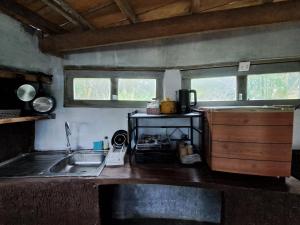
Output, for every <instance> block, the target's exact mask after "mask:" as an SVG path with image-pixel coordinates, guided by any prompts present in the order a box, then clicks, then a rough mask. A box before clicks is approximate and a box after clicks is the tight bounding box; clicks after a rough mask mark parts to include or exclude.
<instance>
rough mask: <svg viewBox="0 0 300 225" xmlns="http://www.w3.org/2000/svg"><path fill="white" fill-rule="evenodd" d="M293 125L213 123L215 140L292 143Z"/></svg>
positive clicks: (213, 138) (213, 137)
mask: <svg viewBox="0 0 300 225" xmlns="http://www.w3.org/2000/svg"><path fill="white" fill-rule="evenodd" d="M292 135H293V126H228V125H213V126H212V140H213V141H231V142H253V143H269V144H272V143H284V144H289V143H292Z"/></svg>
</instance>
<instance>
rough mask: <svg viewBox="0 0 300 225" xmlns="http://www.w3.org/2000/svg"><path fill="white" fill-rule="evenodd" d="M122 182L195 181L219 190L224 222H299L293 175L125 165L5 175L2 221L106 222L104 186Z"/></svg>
mask: <svg viewBox="0 0 300 225" xmlns="http://www.w3.org/2000/svg"><path fill="white" fill-rule="evenodd" d="M123 184H126V185H135V184H163V185H176V186H193V187H194V188H208V189H210V190H215V191H218V192H219V193H220V197H221V203H220V204H221V219H220V220H221V223H220V224H223V225H270V224H272V225H282V224H288V225H298V224H299V221H300V205H299V202H300V182H299V181H298V180H296V179H295V178H292V177H291V178H286V181H285V182H283V181H282V180H279V179H276V178H265V177H257V176H245V175H233V174H225V173H217V172H211V171H210V170H209V169H208V168H207V166H205V165H199V166H198V167H197V168H185V167H181V166H175V165H174V166H171V165H162V166H159V165H155V166H140V167H131V166H130V165H126V166H125V167H121V168H105V169H104V170H103V172H102V174H101V176H99V177H96V178H68V177H65V178H19V179H15V178H12V179H0V224H9V225H10V224H13V225H21V224H22V225H27V224H28V225H29V224H30V225H34V224H38V225H48V224H49V225H53V224H59V225H64V224H66V225H67V224H72V225H77V224H78V225H83V224H97V225H98V224H101V225H106V224H105V223H103V221H101V220H102V219H103V218H101V211H102V210H103V207H102V208H101V204H100V202H101V199H103V198H105V196H104V195H103V194H102V195H101V191H99V187H102V186H103V185H123ZM107 187H108V186H107ZM106 197H107V196H106ZM108 197H110V196H108ZM136 200H138V199H136ZM174 204H176V199H174ZM142 219H144V220H145V221H148V219H147V218H142ZM162 224H163V223H162Z"/></svg>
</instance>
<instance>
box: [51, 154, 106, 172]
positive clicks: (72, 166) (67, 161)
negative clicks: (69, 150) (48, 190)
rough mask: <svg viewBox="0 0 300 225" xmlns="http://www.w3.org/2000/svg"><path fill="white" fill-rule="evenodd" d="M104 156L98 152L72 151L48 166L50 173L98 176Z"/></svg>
mask: <svg viewBox="0 0 300 225" xmlns="http://www.w3.org/2000/svg"><path fill="white" fill-rule="evenodd" d="M104 159H105V156H104V155H103V154H98V153H74V154H72V155H70V156H67V157H66V158H64V159H62V160H61V161H59V162H58V163H56V164H55V165H54V166H52V167H51V168H50V173H55V174H58V175H70V176H98V175H99V174H100V172H101V171H102V169H103V167H104Z"/></svg>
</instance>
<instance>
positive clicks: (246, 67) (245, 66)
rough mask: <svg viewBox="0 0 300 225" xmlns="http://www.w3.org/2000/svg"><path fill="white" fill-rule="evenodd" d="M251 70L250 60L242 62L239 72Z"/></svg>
mask: <svg viewBox="0 0 300 225" xmlns="http://www.w3.org/2000/svg"><path fill="white" fill-rule="evenodd" d="M249 70H250V62H240V63H239V72H246V71H249Z"/></svg>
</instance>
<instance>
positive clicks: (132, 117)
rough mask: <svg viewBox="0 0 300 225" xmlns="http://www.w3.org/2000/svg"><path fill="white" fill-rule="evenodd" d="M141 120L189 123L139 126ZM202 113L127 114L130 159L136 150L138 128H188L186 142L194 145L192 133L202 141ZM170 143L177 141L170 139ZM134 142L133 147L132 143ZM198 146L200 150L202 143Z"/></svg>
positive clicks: (136, 112) (135, 112)
mask: <svg viewBox="0 0 300 225" xmlns="http://www.w3.org/2000/svg"><path fill="white" fill-rule="evenodd" d="M196 118H198V119H199V121H198V122H199V124H198V125H197V126H195V121H194V120H195V119H196ZM141 119H189V122H188V124H187V122H185V124H184V125H161V126H156V125H154V126H153V125H140V123H139V120H141ZM202 124H203V112H201V111H193V112H191V113H186V114H159V115H149V114H146V113H144V112H138V111H134V112H132V113H128V140H129V141H128V150H129V153H130V158H131V156H132V154H133V152H134V150H135V148H136V144H137V142H138V137H139V129H140V128H150V129H160V128H174V129H180V128H188V129H189V134H188V136H189V138H188V140H189V141H190V142H191V144H192V145H194V132H197V133H198V134H199V139H200V140H201V139H203V138H202V136H203V131H202ZM171 140H172V141H176V140H179V139H171ZM133 141H134V145H132V142H133ZM199 146H201V148H202V143H199Z"/></svg>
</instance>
